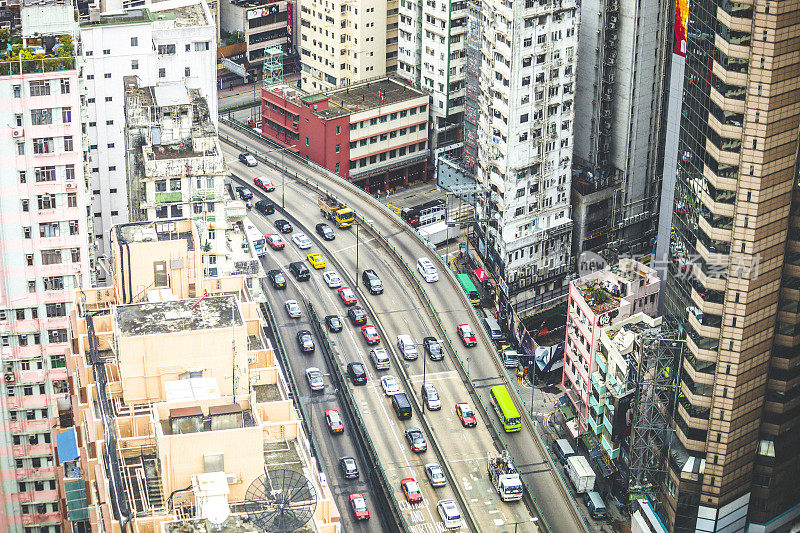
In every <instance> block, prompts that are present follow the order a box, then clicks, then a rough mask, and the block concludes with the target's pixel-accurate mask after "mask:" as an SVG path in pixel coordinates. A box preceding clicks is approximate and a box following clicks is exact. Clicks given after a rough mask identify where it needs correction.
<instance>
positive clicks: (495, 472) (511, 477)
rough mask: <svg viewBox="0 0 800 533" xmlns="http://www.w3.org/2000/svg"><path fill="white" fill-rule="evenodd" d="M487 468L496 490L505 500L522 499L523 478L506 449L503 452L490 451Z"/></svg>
mask: <svg viewBox="0 0 800 533" xmlns="http://www.w3.org/2000/svg"><path fill="white" fill-rule="evenodd" d="M486 462H487V470H488V472H489V478H490V479H491V480H492V485H494V490H496V491H497V494H499V495H500V499H501V500H503V501H504V502H515V501H517V500H521V499H522V480H521V479H520V477H519V472H517V469H516V468H515V467H514V463H513V462H512V461H511V457H510V456H509V455H508V452H507V451H506V450H503V453H501V454H497V453H492V452H490V453H489V457H488V458H487V461H486Z"/></svg>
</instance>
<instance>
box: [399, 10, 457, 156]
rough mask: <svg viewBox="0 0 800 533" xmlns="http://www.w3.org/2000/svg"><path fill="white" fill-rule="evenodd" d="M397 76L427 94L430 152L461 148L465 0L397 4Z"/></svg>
mask: <svg viewBox="0 0 800 533" xmlns="http://www.w3.org/2000/svg"><path fill="white" fill-rule="evenodd" d="M399 9H400V15H399V17H398V23H399V26H398V27H399V32H398V34H399V35H398V38H399V43H398V65H397V74H398V76H402V77H404V78H406V79H408V80H410V81H411V82H412V83H414V84H415V85H416V86H417V87H421V88H422V89H424V90H426V91H428V92H429V93H431V149H432V150H433V151H434V153H435V154H436V155H439V154H440V153H442V152H444V151H453V150H457V149H458V148H460V147H462V146H463V140H462V130H461V129H462V122H463V119H464V97H465V93H466V89H465V75H466V65H467V61H466V53H465V44H466V33H467V2H466V0H425V4H424V5H423V4H422V2H417V1H416V0H414V1H412V0H400V8H399Z"/></svg>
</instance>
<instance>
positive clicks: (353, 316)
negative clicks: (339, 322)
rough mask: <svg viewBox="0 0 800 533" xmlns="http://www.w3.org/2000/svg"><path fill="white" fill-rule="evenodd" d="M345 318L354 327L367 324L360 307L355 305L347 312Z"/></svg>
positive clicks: (365, 314)
mask: <svg viewBox="0 0 800 533" xmlns="http://www.w3.org/2000/svg"><path fill="white" fill-rule="evenodd" d="M347 317H348V318H349V319H350V322H352V323H353V325H354V326H363V325H364V324H366V323H367V313H366V311H364V310H363V309H362V308H361V306H359V305H356V306H354V307H351V308H350V309H348V310H347Z"/></svg>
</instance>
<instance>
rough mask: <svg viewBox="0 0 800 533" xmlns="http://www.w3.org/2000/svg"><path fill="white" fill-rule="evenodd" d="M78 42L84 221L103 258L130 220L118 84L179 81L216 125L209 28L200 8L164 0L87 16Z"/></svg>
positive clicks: (189, 1)
mask: <svg viewBox="0 0 800 533" xmlns="http://www.w3.org/2000/svg"><path fill="white" fill-rule="evenodd" d="M81 40H82V42H83V57H84V60H85V67H84V70H83V74H84V78H85V80H86V109H87V113H88V127H87V128H86V130H85V131H84V133H85V137H86V138H87V139H88V141H89V184H90V188H91V194H92V196H91V203H92V210H91V216H92V222H93V225H94V238H95V242H96V243H97V252H98V255H99V254H105V255H108V242H107V241H108V238H109V236H108V231H109V230H110V228H111V226H112V225H114V224H118V223H123V222H127V221H128V220H130V219H129V210H130V203H129V199H128V195H127V191H126V186H125V184H126V176H125V87H124V85H123V78H124V77H125V76H136V77H138V78H139V80H140V82H141V85H143V86H145V85H155V84H157V83H169V82H182V83H184V84H185V85H186V86H188V87H190V88H196V89H200V92H201V94H202V95H203V96H204V97H205V98H206V101H207V102H208V107H209V113H210V116H211V120H212V121H213V122H214V124H215V125H216V122H217V85H216V77H217V58H216V57H217V56H216V48H217V45H216V29H215V26H214V21H213V20H212V17H211V14H210V12H209V10H208V6H207V5H206V2H204V1H201V0H167V1H165V2H156V3H153V4H150V5H148V6H144V7H137V8H131V9H128V10H125V11H123V12H113V13H107V14H99V13H93V14H92V17H91V20H90V21H88V22H84V23H82V24H81ZM106 268H107V265H106ZM100 272H103V271H102V270H100Z"/></svg>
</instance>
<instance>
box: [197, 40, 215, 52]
mask: <svg viewBox="0 0 800 533" xmlns="http://www.w3.org/2000/svg"><path fill="white" fill-rule="evenodd" d="M210 48H211V44H210V43H209V41H200V42H196V43H194V51H195V52H206V51H208V50H209V49H210Z"/></svg>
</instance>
